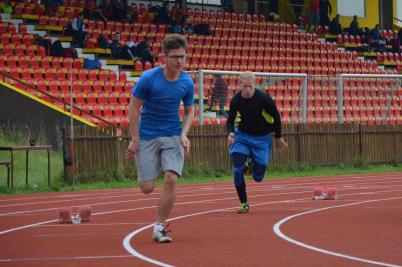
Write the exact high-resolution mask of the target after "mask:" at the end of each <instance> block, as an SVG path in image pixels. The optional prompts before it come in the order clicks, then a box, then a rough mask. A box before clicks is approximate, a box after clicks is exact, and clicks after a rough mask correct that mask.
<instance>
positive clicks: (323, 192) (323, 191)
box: [313, 186, 338, 200]
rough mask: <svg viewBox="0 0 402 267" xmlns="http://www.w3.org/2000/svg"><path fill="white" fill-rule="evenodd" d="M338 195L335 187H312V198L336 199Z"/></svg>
mask: <svg viewBox="0 0 402 267" xmlns="http://www.w3.org/2000/svg"><path fill="white" fill-rule="evenodd" d="M336 199H338V195H337V192H336V187H333V186H329V187H323V186H316V187H314V188H313V200H336Z"/></svg>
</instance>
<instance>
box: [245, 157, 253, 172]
mask: <svg viewBox="0 0 402 267" xmlns="http://www.w3.org/2000/svg"><path fill="white" fill-rule="evenodd" d="M251 168H252V167H251V159H250V158H248V159H247V161H246V163H245V164H244V175H251Z"/></svg>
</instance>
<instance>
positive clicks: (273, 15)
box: [267, 12, 280, 22]
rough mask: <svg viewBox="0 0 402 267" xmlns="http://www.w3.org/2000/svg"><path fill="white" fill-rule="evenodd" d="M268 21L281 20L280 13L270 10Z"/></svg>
mask: <svg viewBox="0 0 402 267" xmlns="http://www.w3.org/2000/svg"><path fill="white" fill-rule="evenodd" d="M267 19H268V21H270V22H279V20H280V17H279V15H278V14H276V13H275V12H270V13H269V14H268V18H267Z"/></svg>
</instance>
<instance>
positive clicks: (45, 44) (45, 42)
mask: <svg viewBox="0 0 402 267" xmlns="http://www.w3.org/2000/svg"><path fill="white" fill-rule="evenodd" d="M33 44H36V45H40V46H43V48H45V51H46V54H47V55H48V54H49V52H50V47H51V45H52V44H51V42H50V41H49V40H48V39H45V38H43V37H42V36H40V35H39V34H35V35H34V38H33Z"/></svg>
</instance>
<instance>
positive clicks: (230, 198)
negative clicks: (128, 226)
mask: <svg viewBox="0 0 402 267" xmlns="http://www.w3.org/2000/svg"><path fill="white" fill-rule="evenodd" d="M294 193H295V192H293V194H294ZM299 193H306V191H305V192H299ZM283 194H284V195H286V194H288V193H283ZM271 195H272V194H264V195H255V196H252V197H266V196H271ZM275 195H282V194H275ZM233 199H237V197H227V198H216V199H209V200H198V201H187V202H181V203H176V204H175V205H176V206H181V205H188V204H205V203H209V202H218V201H224V200H233ZM156 207H157V206H155V205H153V206H147V207H139V208H131V209H120V210H111V211H104V212H98V213H94V214H92V216H97V215H106V214H114V213H121V212H128V211H136V210H146V209H153V208H156ZM58 221H59V220H50V221H44V222H38V223H34V224H28V225H23V226H20V227H15V228H10V229H7V230H3V231H1V232H0V235H3V234H7V233H10V232H15V231H18V230H22V229H26V228H30V227H36V226H39V225H42V224H47V223H53V222H58Z"/></svg>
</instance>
